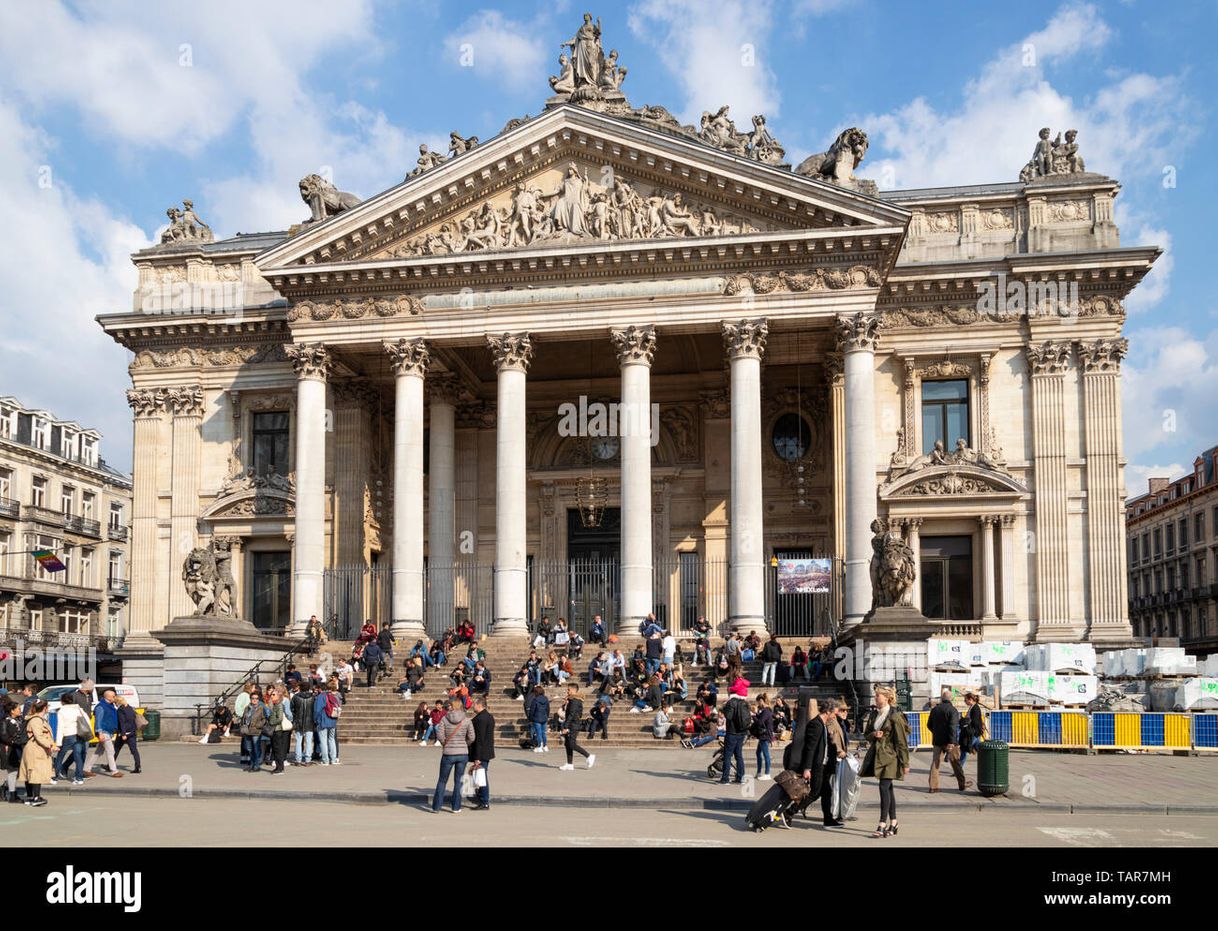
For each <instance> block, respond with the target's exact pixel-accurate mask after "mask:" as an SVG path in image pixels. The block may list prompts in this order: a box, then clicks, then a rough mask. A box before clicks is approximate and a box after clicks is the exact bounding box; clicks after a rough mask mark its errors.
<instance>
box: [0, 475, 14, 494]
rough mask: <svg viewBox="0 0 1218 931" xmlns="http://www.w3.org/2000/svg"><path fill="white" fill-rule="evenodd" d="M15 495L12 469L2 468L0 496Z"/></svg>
mask: <svg viewBox="0 0 1218 931" xmlns="http://www.w3.org/2000/svg"><path fill="white" fill-rule="evenodd" d="M12 497H13V472H12V470H11V469H0V498H12Z"/></svg>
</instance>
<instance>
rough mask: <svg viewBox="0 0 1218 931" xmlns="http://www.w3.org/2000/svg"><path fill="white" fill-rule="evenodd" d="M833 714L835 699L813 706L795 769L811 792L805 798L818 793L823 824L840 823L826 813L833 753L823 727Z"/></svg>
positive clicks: (830, 798)
mask: <svg viewBox="0 0 1218 931" xmlns="http://www.w3.org/2000/svg"><path fill="white" fill-rule="evenodd" d="M836 714H837V702H836V701H834V700H833V699H832V698H827V699H825V700H824V702H822V703H821V704H820V706H819V708H818V709H817V713H816V716H815V717H813V718H811V719H810V720H809V721H808V730H807V732H806V734H805V735H804V742H803V748H802V752H801V753H800V760H799V770H798V771H799V772H800V773H801V774H802V775H803V777H804V779H806V780H808V785H809V786H810V787H811V789H812V791H811V792H810V793H809V795H808V798H809V799H812V798H815V797H817V796H820V811H821V815H822V816H823V818H824V824H825V827H839V826H840V823H839V822H837V821H835V820H834V819H833V815H832V814H831V813H830V812H831V810H832V805H833V773H834V770H835V768H836V766H837V756H836V754H834V753H833V748H832V747H831V746H830V743H829V729H828V727H827V726H826V724H827V722H828V720H829V718H830V716H832V715H836Z"/></svg>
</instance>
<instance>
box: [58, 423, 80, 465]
mask: <svg viewBox="0 0 1218 931" xmlns="http://www.w3.org/2000/svg"><path fill="white" fill-rule="evenodd" d="M59 454H60V455H61V456H63V458H65V459H75V458H76V434H75V433H73V432H72V431H71V430H64V431H63V433H62V434H60V438H59Z"/></svg>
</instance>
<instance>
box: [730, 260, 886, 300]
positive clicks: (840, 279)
mask: <svg viewBox="0 0 1218 931" xmlns="http://www.w3.org/2000/svg"><path fill="white" fill-rule="evenodd" d="M881 283H882V282H881V278H880V273H879V272H878V271H876V270H875V269H874V268H872V267H871V266H869V265H852V266H850V267H849V268H815V269H812V270H811V271H809V272H787V271H780V272H776V273H775V274H768V273H764V272H762V273H755V272H745V273H743V274H740V275H731V276H729V277H728V279H727V281H726V282H725V283H724V285H723V293H724V294H748V293H752V294H772V293H776V292H782V291H792V292H801V293H802V292H806V291H841V290H846V289H850V288H878V287H879V286H880V284H881Z"/></svg>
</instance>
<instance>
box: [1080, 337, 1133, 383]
mask: <svg viewBox="0 0 1218 931" xmlns="http://www.w3.org/2000/svg"><path fill="white" fill-rule="evenodd" d="M1077 346H1078V358H1079V361H1080V362H1082V364H1083V372H1084V373H1085V374H1089V375H1097V374H1104V373H1110V374H1116V373H1117V372H1119V371H1120V370H1121V360H1122V359H1124V358H1125V354H1126V353H1127V352H1128V351H1129V340H1127V339H1125V338H1123V337H1118V338H1115V339H1097V340H1095V341H1094V342H1080V343H1078V344H1077Z"/></svg>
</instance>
